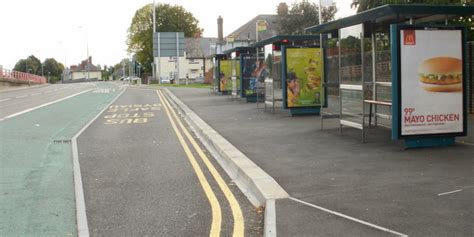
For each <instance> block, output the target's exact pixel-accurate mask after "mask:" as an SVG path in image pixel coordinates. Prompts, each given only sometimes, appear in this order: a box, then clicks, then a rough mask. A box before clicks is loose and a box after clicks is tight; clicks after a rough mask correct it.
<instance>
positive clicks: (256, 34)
mask: <svg viewBox="0 0 474 237" xmlns="http://www.w3.org/2000/svg"><path fill="white" fill-rule="evenodd" d="M258 21H259V20H257V22H256V23H255V43H257V42H258ZM258 49H259V47H258V46H257V47H256V52H257V60H256V63H257V64H258V66H257V72H258V68H259V67H260V62H259V61H258V54H259V52H258V51H259V50H258ZM255 92H256V93H257V101H256V103H257V108H258V99H259V98H258V97H259V95H258V93H259V91H258V75H256V78H255Z"/></svg>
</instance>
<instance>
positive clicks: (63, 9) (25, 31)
mask: <svg viewBox="0 0 474 237" xmlns="http://www.w3.org/2000/svg"><path fill="white" fill-rule="evenodd" d="M152 2H153V0H121V1H116V0H80V1H77V0H41V1H38V0H3V1H2V7H1V9H2V12H1V13H0V22H1V27H0V65H2V66H3V68H6V69H13V67H14V66H15V63H16V62H17V61H19V60H20V59H23V58H27V57H28V56H29V55H34V56H36V57H37V58H39V59H40V60H41V61H43V60H44V59H46V58H55V59H56V60H58V61H59V62H61V63H63V64H66V65H67V66H70V65H74V64H78V63H80V62H81V61H82V60H84V59H86V58H87V55H88V54H89V55H90V56H92V63H93V64H100V65H115V64H116V63H118V62H119V61H120V60H121V59H123V58H126V57H127V56H128V55H127V51H126V49H127V46H126V37H127V29H128V28H129V26H130V23H131V21H132V18H133V16H134V14H135V12H136V11H137V10H138V9H140V8H141V7H143V6H145V5H146V4H150V3H152ZM155 2H156V3H169V4H173V5H181V6H183V7H184V8H185V9H186V10H187V11H189V12H191V13H192V14H193V15H194V16H195V17H196V18H197V19H198V21H199V27H201V28H203V29H204V34H203V36H204V37H217V17H218V16H222V17H223V18H224V36H226V35H227V34H229V33H231V32H232V31H234V30H236V29H237V28H238V27H240V26H241V25H243V24H245V23H246V22H248V21H249V20H251V19H252V18H254V17H255V16H256V15H259V14H276V7H277V5H278V3H280V2H286V3H287V4H288V5H289V6H291V4H292V3H294V2H295V0H287V1H285V0H261V1H259V0H238V1H235V0H233V1H229V0H166V1H165V0H160V1H159V0H155ZM315 2H316V3H317V1H315ZM351 2H352V0H335V3H336V6H337V7H338V13H337V15H336V18H340V17H344V16H349V15H352V14H354V9H351V8H350V4H351ZM235 3H238V5H235Z"/></svg>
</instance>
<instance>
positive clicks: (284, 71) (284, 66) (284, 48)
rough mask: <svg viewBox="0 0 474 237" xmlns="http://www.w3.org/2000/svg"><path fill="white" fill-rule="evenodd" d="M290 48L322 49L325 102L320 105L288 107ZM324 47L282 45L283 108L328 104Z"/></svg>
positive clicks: (312, 107) (316, 106) (308, 107)
mask: <svg viewBox="0 0 474 237" xmlns="http://www.w3.org/2000/svg"><path fill="white" fill-rule="evenodd" d="M289 48H316V49H321V55H322V59H321V63H322V64H323V66H322V68H321V69H322V71H321V73H322V74H323V75H321V80H322V81H321V88H322V91H323V99H324V101H323V103H320V104H319V105H313V106H296V107H288V92H287V84H286V78H287V72H288V70H287V66H288V64H287V57H286V56H287V49H289ZM324 51H325V50H324V48H320V47H319V46H296V45H291V46H289V45H282V46H281V80H282V82H281V83H282V84H281V85H282V90H283V108H284V109H314V108H318V109H319V108H321V105H322V106H323V107H326V106H327V100H328V98H327V93H326V92H327V91H326V90H325V89H324V83H325V82H326V76H325V74H326V73H325V60H324V57H323V56H324Z"/></svg>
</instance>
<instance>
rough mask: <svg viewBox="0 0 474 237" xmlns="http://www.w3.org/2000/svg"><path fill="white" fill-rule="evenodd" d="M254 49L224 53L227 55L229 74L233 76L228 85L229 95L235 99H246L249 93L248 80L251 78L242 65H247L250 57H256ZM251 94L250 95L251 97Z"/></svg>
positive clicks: (241, 48) (239, 49) (238, 49)
mask: <svg viewBox="0 0 474 237" xmlns="http://www.w3.org/2000/svg"><path fill="white" fill-rule="evenodd" d="M254 51H255V49H254V48H250V47H235V48H232V49H229V50H226V51H224V52H223V53H224V54H225V55H227V59H228V60H227V61H228V68H229V69H228V70H227V71H228V73H230V75H231V84H230V85H228V88H227V89H228V91H229V92H230V93H229V94H231V95H232V97H233V98H238V97H246V96H247V94H248V91H246V90H245V88H247V89H248V87H249V86H248V84H249V83H248V80H249V79H250V77H249V76H248V73H246V71H243V66H242V64H244V65H245V64H246V61H247V60H248V57H251V56H252V55H254ZM250 95H251V94H249V96H250Z"/></svg>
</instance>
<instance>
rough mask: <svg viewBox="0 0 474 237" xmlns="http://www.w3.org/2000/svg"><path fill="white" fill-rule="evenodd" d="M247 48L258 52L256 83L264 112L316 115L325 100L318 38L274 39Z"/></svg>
mask: <svg viewBox="0 0 474 237" xmlns="http://www.w3.org/2000/svg"><path fill="white" fill-rule="evenodd" d="M251 47H254V48H256V51H258V52H261V53H260V57H259V58H258V60H259V61H260V63H259V65H262V68H263V69H262V71H261V73H260V74H259V75H260V76H259V77H258V78H259V80H258V81H259V82H260V85H262V87H263V89H262V92H264V93H260V94H261V96H262V97H263V98H262V100H263V101H264V102H265V110H267V109H271V111H272V112H275V108H276V107H281V108H282V109H289V111H290V114H291V115H297V114H318V113H319V110H320V106H321V105H322V104H323V103H324V100H325V99H324V98H325V96H324V94H325V93H324V91H323V89H322V81H323V80H324V74H323V72H324V70H323V65H324V63H323V57H322V51H321V49H320V47H319V35H278V36H274V37H271V38H268V39H265V40H262V41H259V42H256V43H254V44H252V45H251Z"/></svg>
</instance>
